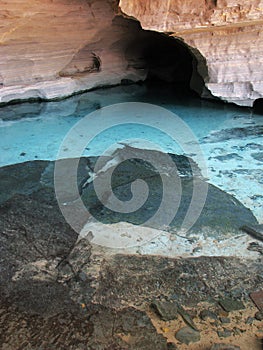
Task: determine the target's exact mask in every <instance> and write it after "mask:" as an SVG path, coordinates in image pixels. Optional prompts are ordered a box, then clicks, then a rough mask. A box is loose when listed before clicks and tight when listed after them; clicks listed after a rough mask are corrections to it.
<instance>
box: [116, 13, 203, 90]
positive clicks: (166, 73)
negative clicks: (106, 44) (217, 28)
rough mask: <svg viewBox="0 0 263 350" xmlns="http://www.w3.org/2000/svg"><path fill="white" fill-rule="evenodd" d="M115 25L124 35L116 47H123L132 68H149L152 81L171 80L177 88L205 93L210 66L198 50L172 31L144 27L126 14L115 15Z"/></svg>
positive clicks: (147, 75) (147, 80) (148, 77)
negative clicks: (170, 32)
mask: <svg viewBox="0 0 263 350" xmlns="http://www.w3.org/2000/svg"><path fill="white" fill-rule="evenodd" d="M115 27H117V28H118V29H119V30H121V31H123V39H121V40H120V41H118V42H117V43H115V44H114V46H113V48H114V49H116V48H117V47H118V48H119V49H120V50H123V54H124V57H125V59H126V61H127V70H128V71H129V70H134V71H137V72H138V71H143V72H145V76H144V81H145V83H146V84H148V85H150V84H158V83H159V84H167V85H170V86H171V88H173V89H174V91H177V92H180V90H181V92H184V93H191V92H192V93H193V92H195V93H197V94H199V95H202V94H204V92H205V91H206V88H205V83H204V79H203V77H206V76H207V67H206V62H205V59H204V58H203V57H202V55H201V53H200V52H198V50H194V49H193V48H191V47H189V45H187V44H186V43H184V42H183V40H181V39H180V38H175V37H173V36H171V35H169V33H166V34H164V33H159V32H156V31H150V30H144V29H142V27H141V25H140V23H139V22H138V21H136V20H132V19H127V18H124V17H122V16H116V17H115V18H114V20H113V28H115ZM198 70H201V71H202V77H201V75H200V74H199V72H198ZM207 95H209V94H208V93H207Z"/></svg>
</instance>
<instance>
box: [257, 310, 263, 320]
mask: <svg viewBox="0 0 263 350" xmlns="http://www.w3.org/2000/svg"><path fill="white" fill-rule="evenodd" d="M255 319H256V320H258V321H263V312H262V311H258V312H256V314H255Z"/></svg>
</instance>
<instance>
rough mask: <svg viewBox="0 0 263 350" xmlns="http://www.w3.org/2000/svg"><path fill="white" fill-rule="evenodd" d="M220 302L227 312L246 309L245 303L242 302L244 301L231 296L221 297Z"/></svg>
mask: <svg viewBox="0 0 263 350" xmlns="http://www.w3.org/2000/svg"><path fill="white" fill-rule="evenodd" d="M219 304H220V305H221V306H222V308H223V309H224V310H225V311H227V312H231V311H237V310H244V309H245V305H244V304H243V303H242V301H240V300H235V299H231V298H225V299H220V300H219Z"/></svg>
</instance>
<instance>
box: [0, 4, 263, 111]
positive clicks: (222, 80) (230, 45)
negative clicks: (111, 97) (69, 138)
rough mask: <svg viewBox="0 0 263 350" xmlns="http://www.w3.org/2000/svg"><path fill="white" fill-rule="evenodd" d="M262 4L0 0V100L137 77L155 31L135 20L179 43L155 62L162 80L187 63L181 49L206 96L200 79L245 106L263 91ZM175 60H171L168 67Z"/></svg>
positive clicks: (67, 92)
mask: <svg viewBox="0 0 263 350" xmlns="http://www.w3.org/2000/svg"><path fill="white" fill-rule="evenodd" d="M261 4H262V1H260V0H254V1H253V3H251V2H249V3H247V2H246V1H245V0H241V1H239V2H237V0H232V1H225V0H202V1H201V2H200V1H198V3H197V1H196V0H191V1H187V2H186V1H183V0H170V1H161V0H145V1H144V0H133V1H130V0H120V3H119V5H120V7H118V1H116V0H74V1H68V0H55V1H52V0H43V1H40V0H36V1H34V3H32V2H31V1H30V0H25V1H23V2H19V1H12V2H7V1H4V0H0V5H1V17H0V18H1V26H0V103H1V102H9V101H12V100H17V99H29V98H42V99H52V98H58V97H65V96H68V95H71V94H73V93H75V92H79V91H83V90H88V89H91V88H94V87H100V86H107V85H114V84H119V83H121V82H122V81H125V82H128V81H138V80H144V79H145V78H146V76H147V74H148V69H149V67H148V65H149V64H150V65H151V64H152V65H153V66H154V65H155V64H156V62H159V61H160V57H158V56H156V57H155V60H153V61H150V62H145V57H146V56H147V55H148V57H149V56H152V54H153V52H152V51H151V50H152V49H151V48H149V47H148V48H147V45H148V46H149V45H150V44H152V43H153V41H154V40H155V37H154V36H153V33H150V32H149V31H143V30H142V29H141V28H140V24H139V22H136V21H135V20H134V19H137V20H139V21H140V23H141V25H142V27H143V29H146V30H152V31H156V32H160V33H166V34H167V33H168V34H169V35H171V36H172V37H176V38H179V39H180V40H182V39H183V41H184V42H185V44H186V45H185V47H183V48H182V47H181V49H178V59H177V60H174V59H173V57H176V54H177V51H176V52H175V53H173V55H174V56H171V57H170V58H171V59H168V61H165V60H164V61H163V64H161V65H160V66H159V65H157V66H155V67H154V70H155V72H154V74H155V75H156V73H158V77H159V78H160V77H161V78H165V79H167V77H168V78H169V77H170V76H171V74H173V72H174V70H175V73H177V74H180V72H181V75H183V76H186V75H187V73H186V70H184V69H186V67H184V69H183V70H182V69H181V66H182V62H183V61H184V59H183V58H182V57H183V56H182V54H184V52H183V50H185V49H187V50H189V52H192V55H193V56H194V57H195V58H196V60H197V67H196V68H197V71H198V73H199V74H192V72H190V73H189V74H190V75H191V74H192V81H191V87H192V88H193V89H194V90H196V91H197V92H199V93H200V94H201V95H203V96H207V89H205V88H204V86H203V84H202V83H203V80H204V81H205V83H206V88H208V90H209V91H210V92H211V93H212V94H213V95H214V96H217V97H220V98H221V99H223V100H226V101H229V102H235V103H237V104H239V105H248V106H251V105H253V102H254V101H255V100H256V99H258V98H261V97H262V96H263V82H262V81H263V80H262V69H261V67H262V63H263V62H262V60H263V58H262V55H261V51H262V50H263V40H262V30H261V24H262V11H263V5H261ZM121 11H122V13H121ZM120 15H122V16H120ZM124 15H127V17H130V19H128V18H126V19H124V18H123V16H124ZM155 35H156V34H155ZM158 38H159V39H160V37H158ZM164 38H165V37H164ZM167 38H168V35H167V37H166V39H167ZM166 39H165V40H166ZM145 45H146V46H145ZM158 45H159V44H158V43H156V45H155V47H156V50H159V47H160V45H159V46H158ZM146 51H147V55H146V56H145V52H146ZM168 51H169V50H168ZM168 51H167V50H166V51H164V53H163V54H161V56H166V55H167V52H168ZM161 58H162V57H161ZM174 61H176V65H177V66H178V67H177V66H176V65H175V66H174V67H172V66H169V65H170V63H171V62H174ZM167 62H168V64H167ZM188 63H189V62H188ZM147 64H148V65H147ZM167 65H168V66H169V67H168V68H169V69H165V71H163V68H164V67H165V68H166V67H167ZM194 65H195V63H194ZM150 69H151V67H150ZM154 70H152V72H153V71H154ZM199 75H200V76H201V80H200V77H199ZM186 79H188V77H186ZM181 80H182V77H181V78H180V79H179V80H178V82H179V83H180V82H181Z"/></svg>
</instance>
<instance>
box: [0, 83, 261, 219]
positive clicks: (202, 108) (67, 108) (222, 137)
mask: <svg viewBox="0 0 263 350" xmlns="http://www.w3.org/2000/svg"><path fill="white" fill-rule="evenodd" d="M132 101H134V102H147V103H151V104H154V105H160V106H162V107H164V108H166V109H168V110H170V111H172V112H174V113H175V114H176V115H177V116H179V117H180V118H181V119H182V120H183V121H184V122H185V123H186V124H187V126H188V127H189V128H190V130H191V131H192V132H193V133H194V135H195V137H196V138H197V139H198V141H199V144H200V147H201V149H202V151H203V153H204V155H205V159H206V166H207V170H208V181H209V182H210V183H212V184H214V185H216V186H218V187H219V188H221V189H222V190H224V191H227V192H228V193H230V194H232V195H234V196H235V197H236V198H237V199H239V200H240V201H241V202H242V203H243V204H244V205H245V206H246V207H248V208H250V209H251V210H252V211H253V213H254V215H255V216H256V217H257V219H258V221H259V222H263V210H262V206H263V171H262V166H263V133H262V128H263V116H261V115H256V114H254V113H253V112H252V111H251V110H250V109H246V108H239V107H236V106H233V105H227V104H223V103H217V102H213V101H206V100H200V99H199V98H197V97H193V96H191V97H190V96H188V97H186V96H184V95H183V94H178V93H175V92H174V91H173V89H171V87H169V86H166V87H165V86H160V87H158V86H152V87H151V88H149V87H146V86H144V85H141V86H140V85H133V86H132V85H131V86H120V87H114V88H109V89H101V90H96V91H92V92H89V93H85V94H82V95H77V96H73V97H71V98H69V99H66V100H63V101H59V102H47V103H23V104H16V105H9V106H5V107H2V108H0V149H1V158H0V166H5V165H9V164H15V163H21V162H25V161H29V160H37V159H38V160H40V159H45V160H55V159H56V158H57V154H58V150H59V148H60V145H61V143H62V141H63V139H64V137H65V136H66V134H67V133H68V132H69V130H70V129H71V128H72V127H73V126H74V125H75V124H76V123H77V122H78V121H80V120H81V119H82V118H83V117H84V116H86V115H87V114H88V113H90V112H92V111H94V110H97V109H99V108H101V107H104V106H108V105H112V104H115V103H119V102H132ZM160 124H161V121H160ZM171 128H174V125H171ZM76 137H83V135H81V134H80V135H76ZM127 138H128V139H131V138H137V139H140V140H141V141H140V143H139V145H140V146H141V147H143V144H144V143H143V141H142V140H144V139H147V140H150V141H152V142H153V143H155V144H157V145H159V146H160V147H161V148H162V149H164V150H165V151H166V152H173V153H183V151H182V150H181V149H180V148H178V145H175V144H174V141H173V140H172V139H171V138H169V137H168V135H166V134H165V133H163V132H161V131H159V130H157V129H153V128H150V127H144V126H142V125H136V124H129V125H127V124H126V125H122V126H118V127H115V128H111V129H108V130H107V131H105V132H103V133H101V134H100V135H97V136H96V137H95V138H94V139H93V140H92V142H91V143H89V144H88V145H87V147H86V150H85V155H100V154H102V153H103V152H104V151H105V150H106V149H107V148H108V147H110V146H111V145H112V144H114V143H116V142H119V141H122V140H124V139H127ZM65 154H66V150H65ZM191 156H192V158H193V159H195V155H194V154H191Z"/></svg>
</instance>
